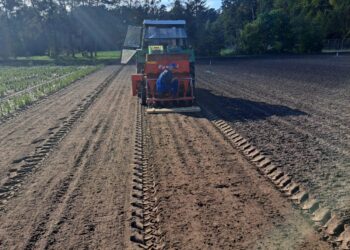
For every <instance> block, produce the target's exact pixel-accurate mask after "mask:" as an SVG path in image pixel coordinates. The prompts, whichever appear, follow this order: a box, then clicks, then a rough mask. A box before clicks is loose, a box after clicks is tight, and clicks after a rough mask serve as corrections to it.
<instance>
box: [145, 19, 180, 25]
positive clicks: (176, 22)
mask: <svg viewBox="0 0 350 250" xmlns="http://www.w3.org/2000/svg"><path fill="white" fill-rule="evenodd" d="M143 24H144V25H154V26H158V25H167V26H173V25H186V21H185V20H144V21H143Z"/></svg>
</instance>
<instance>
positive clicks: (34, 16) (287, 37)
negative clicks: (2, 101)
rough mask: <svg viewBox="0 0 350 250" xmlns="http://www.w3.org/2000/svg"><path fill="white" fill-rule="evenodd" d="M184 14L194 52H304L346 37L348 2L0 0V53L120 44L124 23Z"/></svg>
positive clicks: (90, 49) (349, 33)
mask: <svg viewBox="0 0 350 250" xmlns="http://www.w3.org/2000/svg"><path fill="white" fill-rule="evenodd" d="M143 19H185V20H186V21H187V23H188V25H187V29H188V34H189V36H190V39H191V43H192V45H193V46H194V48H195V49H196V52H197V53H198V54H200V55H218V54H219V53H220V51H222V50H223V49H226V50H230V51H231V53H236V54H238V53H239V54H261V53H285V52H288V53H310V52H317V51H320V50H321V48H322V42H323V40H324V39H346V38H350V0H222V5H221V8H220V9H219V10H215V9H212V8H209V7H208V5H207V3H206V1H205V0H175V1H173V2H170V3H169V5H167V6H165V5H164V4H162V3H161V2H160V1H159V0H0V57H2V58H4V59H6V58H16V57H18V56H31V55H44V54H47V55H49V56H51V57H57V56H60V55H69V56H75V54H76V53H84V54H86V55H87V56H94V54H95V52H96V51H99V50H117V49H121V47H122V45H123V41H124V36H125V33H126V30H127V26H128V25H140V24H141V23H142V21H143Z"/></svg>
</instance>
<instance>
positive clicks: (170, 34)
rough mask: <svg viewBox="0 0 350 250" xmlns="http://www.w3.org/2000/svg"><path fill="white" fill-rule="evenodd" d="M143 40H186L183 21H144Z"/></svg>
mask: <svg viewBox="0 0 350 250" xmlns="http://www.w3.org/2000/svg"><path fill="white" fill-rule="evenodd" d="M143 25H144V26H145V28H144V39H177V38H182V39H186V38H187V34H186V30H185V25H186V21H185V20H144V21H143Z"/></svg>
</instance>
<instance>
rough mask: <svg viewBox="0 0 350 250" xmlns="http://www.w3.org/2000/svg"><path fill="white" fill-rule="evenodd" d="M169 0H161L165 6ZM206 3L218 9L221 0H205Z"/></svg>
mask: <svg viewBox="0 0 350 250" xmlns="http://www.w3.org/2000/svg"><path fill="white" fill-rule="evenodd" d="M170 2H172V1H171V0H162V3H164V4H165V5H166V6H169V4H170ZM207 5H208V7H210V8H214V9H219V8H220V7H221V0H207Z"/></svg>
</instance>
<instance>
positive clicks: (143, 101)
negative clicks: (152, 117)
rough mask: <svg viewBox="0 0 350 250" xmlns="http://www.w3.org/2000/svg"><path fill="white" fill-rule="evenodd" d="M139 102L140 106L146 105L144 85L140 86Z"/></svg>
mask: <svg viewBox="0 0 350 250" xmlns="http://www.w3.org/2000/svg"><path fill="white" fill-rule="evenodd" d="M140 104H141V105H142V106H145V105H146V88H145V87H141V91H140Z"/></svg>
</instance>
